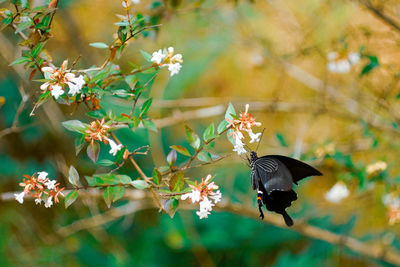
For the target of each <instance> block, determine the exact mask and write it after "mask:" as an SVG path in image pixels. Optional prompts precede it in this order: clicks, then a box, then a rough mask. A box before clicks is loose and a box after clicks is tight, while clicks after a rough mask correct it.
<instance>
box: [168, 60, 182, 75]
mask: <svg viewBox="0 0 400 267" xmlns="http://www.w3.org/2000/svg"><path fill="white" fill-rule="evenodd" d="M181 68H182V65H181V64H180V63H173V64H168V70H169V71H170V75H171V77H172V76H174V75H175V74H178V73H179V71H180V70H181Z"/></svg>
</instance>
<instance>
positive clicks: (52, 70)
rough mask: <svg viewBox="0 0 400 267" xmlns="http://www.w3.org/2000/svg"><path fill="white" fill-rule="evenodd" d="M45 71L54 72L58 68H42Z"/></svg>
mask: <svg viewBox="0 0 400 267" xmlns="http://www.w3.org/2000/svg"><path fill="white" fill-rule="evenodd" d="M42 71H43V72H50V73H54V72H55V71H56V70H55V69H54V68H52V67H43V68H42Z"/></svg>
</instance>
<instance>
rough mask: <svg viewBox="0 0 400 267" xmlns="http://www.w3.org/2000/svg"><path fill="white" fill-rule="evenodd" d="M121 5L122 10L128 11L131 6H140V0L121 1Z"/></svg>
mask: <svg viewBox="0 0 400 267" xmlns="http://www.w3.org/2000/svg"><path fill="white" fill-rule="evenodd" d="M121 4H122V6H123V7H124V8H126V9H129V8H131V7H132V5H133V4H134V5H137V4H140V0H122V2H121Z"/></svg>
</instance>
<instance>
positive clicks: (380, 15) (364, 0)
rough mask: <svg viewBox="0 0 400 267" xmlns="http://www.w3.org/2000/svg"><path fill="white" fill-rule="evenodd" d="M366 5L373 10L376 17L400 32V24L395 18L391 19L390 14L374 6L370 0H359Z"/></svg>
mask: <svg viewBox="0 0 400 267" xmlns="http://www.w3.org/2000/svg"><path fill="white" fill-rule="evenodd" d="M358 2H359V3H361V4H362V5H363V6H364V7H366V8H367V9H368V10H369V11H371V12H372V13H373V14H374V15H375V16H376V17H378V18H379V19H381V20H382V21H383V22H384V23H386V24H387V25H389V26H391V27H392V28H393V29H395V30H396V31H398V32H400V25H399V24H397V23H396V22H395V21H394V20H393V19H391V18H390V17H389V16H388V15H386V14H385V13H383V12H382V11H381V10H379V9H377V8H376V7H374V6H373V5H372V4H371V2H370V1H369V0H359V1H358Z"/></svg>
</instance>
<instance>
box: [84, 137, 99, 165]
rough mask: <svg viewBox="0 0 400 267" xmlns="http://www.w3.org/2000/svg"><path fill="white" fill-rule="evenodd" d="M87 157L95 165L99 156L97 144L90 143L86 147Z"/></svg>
mask: <svg viewBox="0 0 400 267" xmlns="http://www.w3.org/2000/svg"><path fill="white" fill-rule="evenodd" d="M86 152H87V155H88V157H89V158H90V159H91V160H92V161H93V162H94V163H96V162H97V160H98V158H99V154H100V145H99V143H97V142H93V143H90V144H89V145H88V147H87V150H86Z"/></svg>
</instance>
